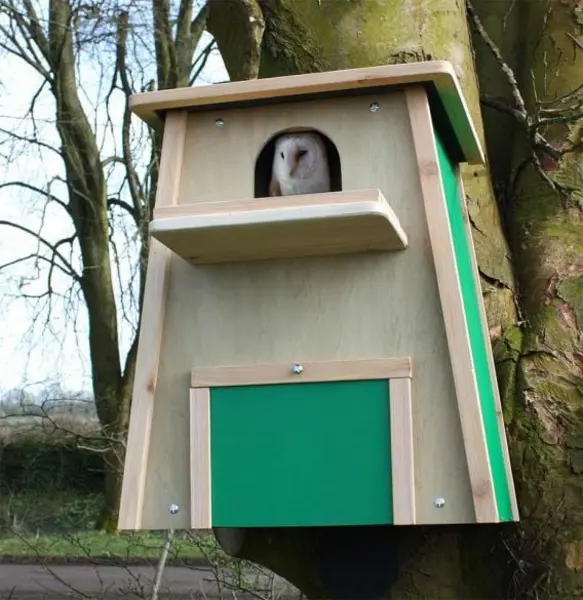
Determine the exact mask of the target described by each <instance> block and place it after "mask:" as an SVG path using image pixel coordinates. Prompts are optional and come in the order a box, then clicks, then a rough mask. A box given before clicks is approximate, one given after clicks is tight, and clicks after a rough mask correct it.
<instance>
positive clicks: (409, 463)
mask: <svg viewBox="0 0 583 600" xmlns="http://www.w3.org/2000/svg"><path fill="white" fill-rule="evenodd" d="M389 402H390V409H389V410H390V424H391V474H392V488H393V524H394V525H415V523H416V517H415V464H414V457H413V407H412V405H411V379H409V378H405V377H403V378H399V379H391V380H390V381H389Z"/></svg>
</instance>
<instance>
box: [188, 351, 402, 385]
mask: <svg viewBox="0 0 583 600" xmlns="http://www.w3.org/2000/svg"><path fill="white" fill-rule="evenodd" d="M298 364H300V363H298ZM300 369H301V370H300ZM300 369H298V370H300V372H299V373H296V372H294V363H292V362H290V363H279V364H260V365H230V366H218V367H195V368H193V369H192V372H191V382H190V386H191V387H192V388H206V387H209V388H210V387H222V386H231V385H234V386H237V385H268V384H273V383H307V382H323V381H351V380H359V379H390V378H401V377H409V378H410V377H411V376H412V364H411V358H410V357H400V358H372V359H360V360H328V361H303V362H302V363H301V364H300Z"/></svg>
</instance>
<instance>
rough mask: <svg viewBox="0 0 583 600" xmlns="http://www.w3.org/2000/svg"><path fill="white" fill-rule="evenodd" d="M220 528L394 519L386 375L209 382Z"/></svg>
mask: <svg viewBox="0 0 583 600" xmlns="http://www.w3.org/2000/svg"><path fill="white" fill-rule="evenodd" d="M211 481H212V522H213V526H216V527H228V526H239V527H262V526H281V527H286V526H290V527H293V526H315V525H354V524H359V525H368V524H390V523H392V520H393V511H392V492H391V457H390V424H389V385H388V381H387V380H373V381H347V382H325V383H293V384H274V385H256V386H237V387H220V388H212V389H211Z"/></svg>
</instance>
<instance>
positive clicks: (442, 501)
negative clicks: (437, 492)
mask: <svg viewBox="0 0 583 600" xmlns="http://www.w3.org/2000/svg"><path fill="white" fill-rule="evenodd" d="M433 504H434V506H435V508H443V507H444V506H445V498H441V497H438V498H436V499H435V500H434V501H433Z"/></svg>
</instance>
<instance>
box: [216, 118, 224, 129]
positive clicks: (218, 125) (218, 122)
mask: <svg viewBox="0 0 583 600" xmlns="http://www.w3.org/2000/svg"><path fill="white" fill-rule="evenodd" d="M224 124H225V122H224V121H223V119H215V125H216V126H217V127H222V126H223V125H224Z"/></svg>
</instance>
